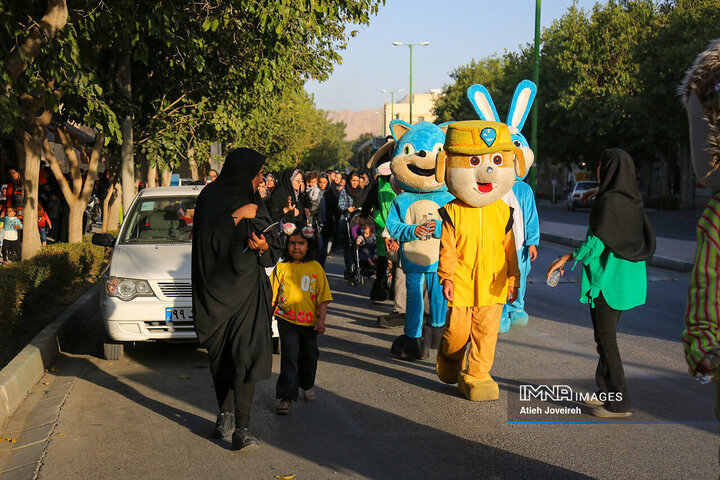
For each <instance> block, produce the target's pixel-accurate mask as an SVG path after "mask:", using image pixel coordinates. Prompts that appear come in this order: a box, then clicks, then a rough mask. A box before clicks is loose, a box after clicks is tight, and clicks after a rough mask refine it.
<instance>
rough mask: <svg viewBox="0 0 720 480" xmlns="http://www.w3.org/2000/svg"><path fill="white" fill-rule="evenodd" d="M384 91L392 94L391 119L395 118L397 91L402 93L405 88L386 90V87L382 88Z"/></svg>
mask: <svg viewBox="0 0 720 480" xmlns="http://www.w3.org/2000/svg"><path fill="white" fill-rule="evenodd" d="M380 91H381V92H382V93H389V94H390V120H394V119H395V93H396V92H397V93H402V92H404V91H405V89H403V88H401V89H400V90H385V89H384V88H383V89H382V90H380Z"/></svg>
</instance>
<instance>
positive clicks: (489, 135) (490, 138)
mask: <svg viewBox="0 0 720 480" xmlns="http://www.w3.org/2000/svg"><path fill="white" fill-rule="evenodd" d="M480 137H482V139H483V142H485V145H487V146H488V147H492V144H493V143H495V139H496V138H497V132H496V131H495V129H494V128H483V130H482V132H480Z"/></svg>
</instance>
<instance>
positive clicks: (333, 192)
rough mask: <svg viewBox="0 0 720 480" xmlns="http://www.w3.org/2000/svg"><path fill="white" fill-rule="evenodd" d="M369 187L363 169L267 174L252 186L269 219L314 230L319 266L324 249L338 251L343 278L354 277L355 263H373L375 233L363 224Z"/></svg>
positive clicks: (365, 264)
mask: <svg viewBox="0 0 720 480" xmlns="http://www.w3.org/2000/svg"><path fill="white" fill-rule="evenodd" d="M371 190H372V182H371V180H370V178H369V176H368V174H367V173H359V172H357V171H352V172H350V173H342V172H339V171H335V170H327V171H325V172H317V171H308V172H302V171H300V170H298V169H288V170H284V171H282V172H280V173H277V174H274V173H268V174H267V175H265V176H264V177H263V179H262V181H261V182H260V185H259V187H258V193H259V194H260V197H261V198H262V199H263V201H264V203H265V205H266V206H267V208H268V211H269V214H270V217H271V218H272V220H273V222H283V223H286V224H288V223H292V224H301V225H309V226H311V227H313V228H314V229H316V230H317V231H318V233H319V235H318V238H317V243H318V245H317V250H318V258H317V261H318V263H320V265H321V266H324V265H325V261H326V259H327V255H328V254H329V253H331V252H334V251H342V252H343V256H344V262H345V279H347V280H352V279H353V278H356V277H357V275H358V274H359V273H360V272H359V269H360V268H361V267H368V268H369V269H370V270H372V269H374V267H375V263H374V259H376V258H377V256H376V254H375V232H374V230H373V226H372V224H371V223H370V222H366V219H367V216H368V214H369V212H370V211H371V210H372V207H371V206H370V205H369V203H371V200H372V198H373V196H372V195H369V194H370V192H371ZM356 251H357V252H356ZM356 253H357V255H356ZM366 271H367V269H366Z"/></svg>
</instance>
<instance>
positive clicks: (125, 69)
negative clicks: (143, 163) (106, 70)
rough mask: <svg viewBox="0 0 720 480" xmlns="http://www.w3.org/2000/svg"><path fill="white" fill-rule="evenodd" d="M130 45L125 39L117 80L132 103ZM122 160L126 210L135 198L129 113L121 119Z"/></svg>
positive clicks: (124, 208) (121, 170) (130, 118)
mask: <svg viewBox="0 0 720 480" xmlns="http://www.w3.org/2000/svg"><path fill="white" fill-rule="evenodd" d="M131 57H132V47H131V46H130V39H129V38H128V39H127V40H126V45H125V51H124V52H123V59H122V62H121V65H120V68H119V70H118V74H117V81H118V83H119V85H120V89H121V91H122V93H123V96H124V97H125V99H126V100H128V102H130V103H132V75H131V62H132V58H131ZM121 131H122V149H121V152H122V160H121V162H120V172H121V173H120V175H121V179H122V186H123V188H122V191H123V197H122V200H123V210H124V211H127V209H128V208H129V207H130V203H132V201H133V198H135V189H136V188H137V185H136V184H135V159H134V158H133V119H132V116H131V115H126V116H125V118H124V119H123V120H122V126H121Z"/></svg>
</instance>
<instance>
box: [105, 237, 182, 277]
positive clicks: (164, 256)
mask: <svg viewBox="0 0 720 480" xmlns="http://www.w3.org/2000/svg"><path fill="white" fill-rule="evenodd" d="M191 258H192V244H189V243H187V244H183V243H180V244H166V245H127V244H125V245H123V244H119V245H117V246H116V247H115V248H114V250H113V254H112V259H111V260H110V269H109V270H108V274H109V275H110V276H112V277H126V278H137V279H152V280H162V279H168V278H177V279H180V278H186V279H189V278H190V276H191Z"/></svg>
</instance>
